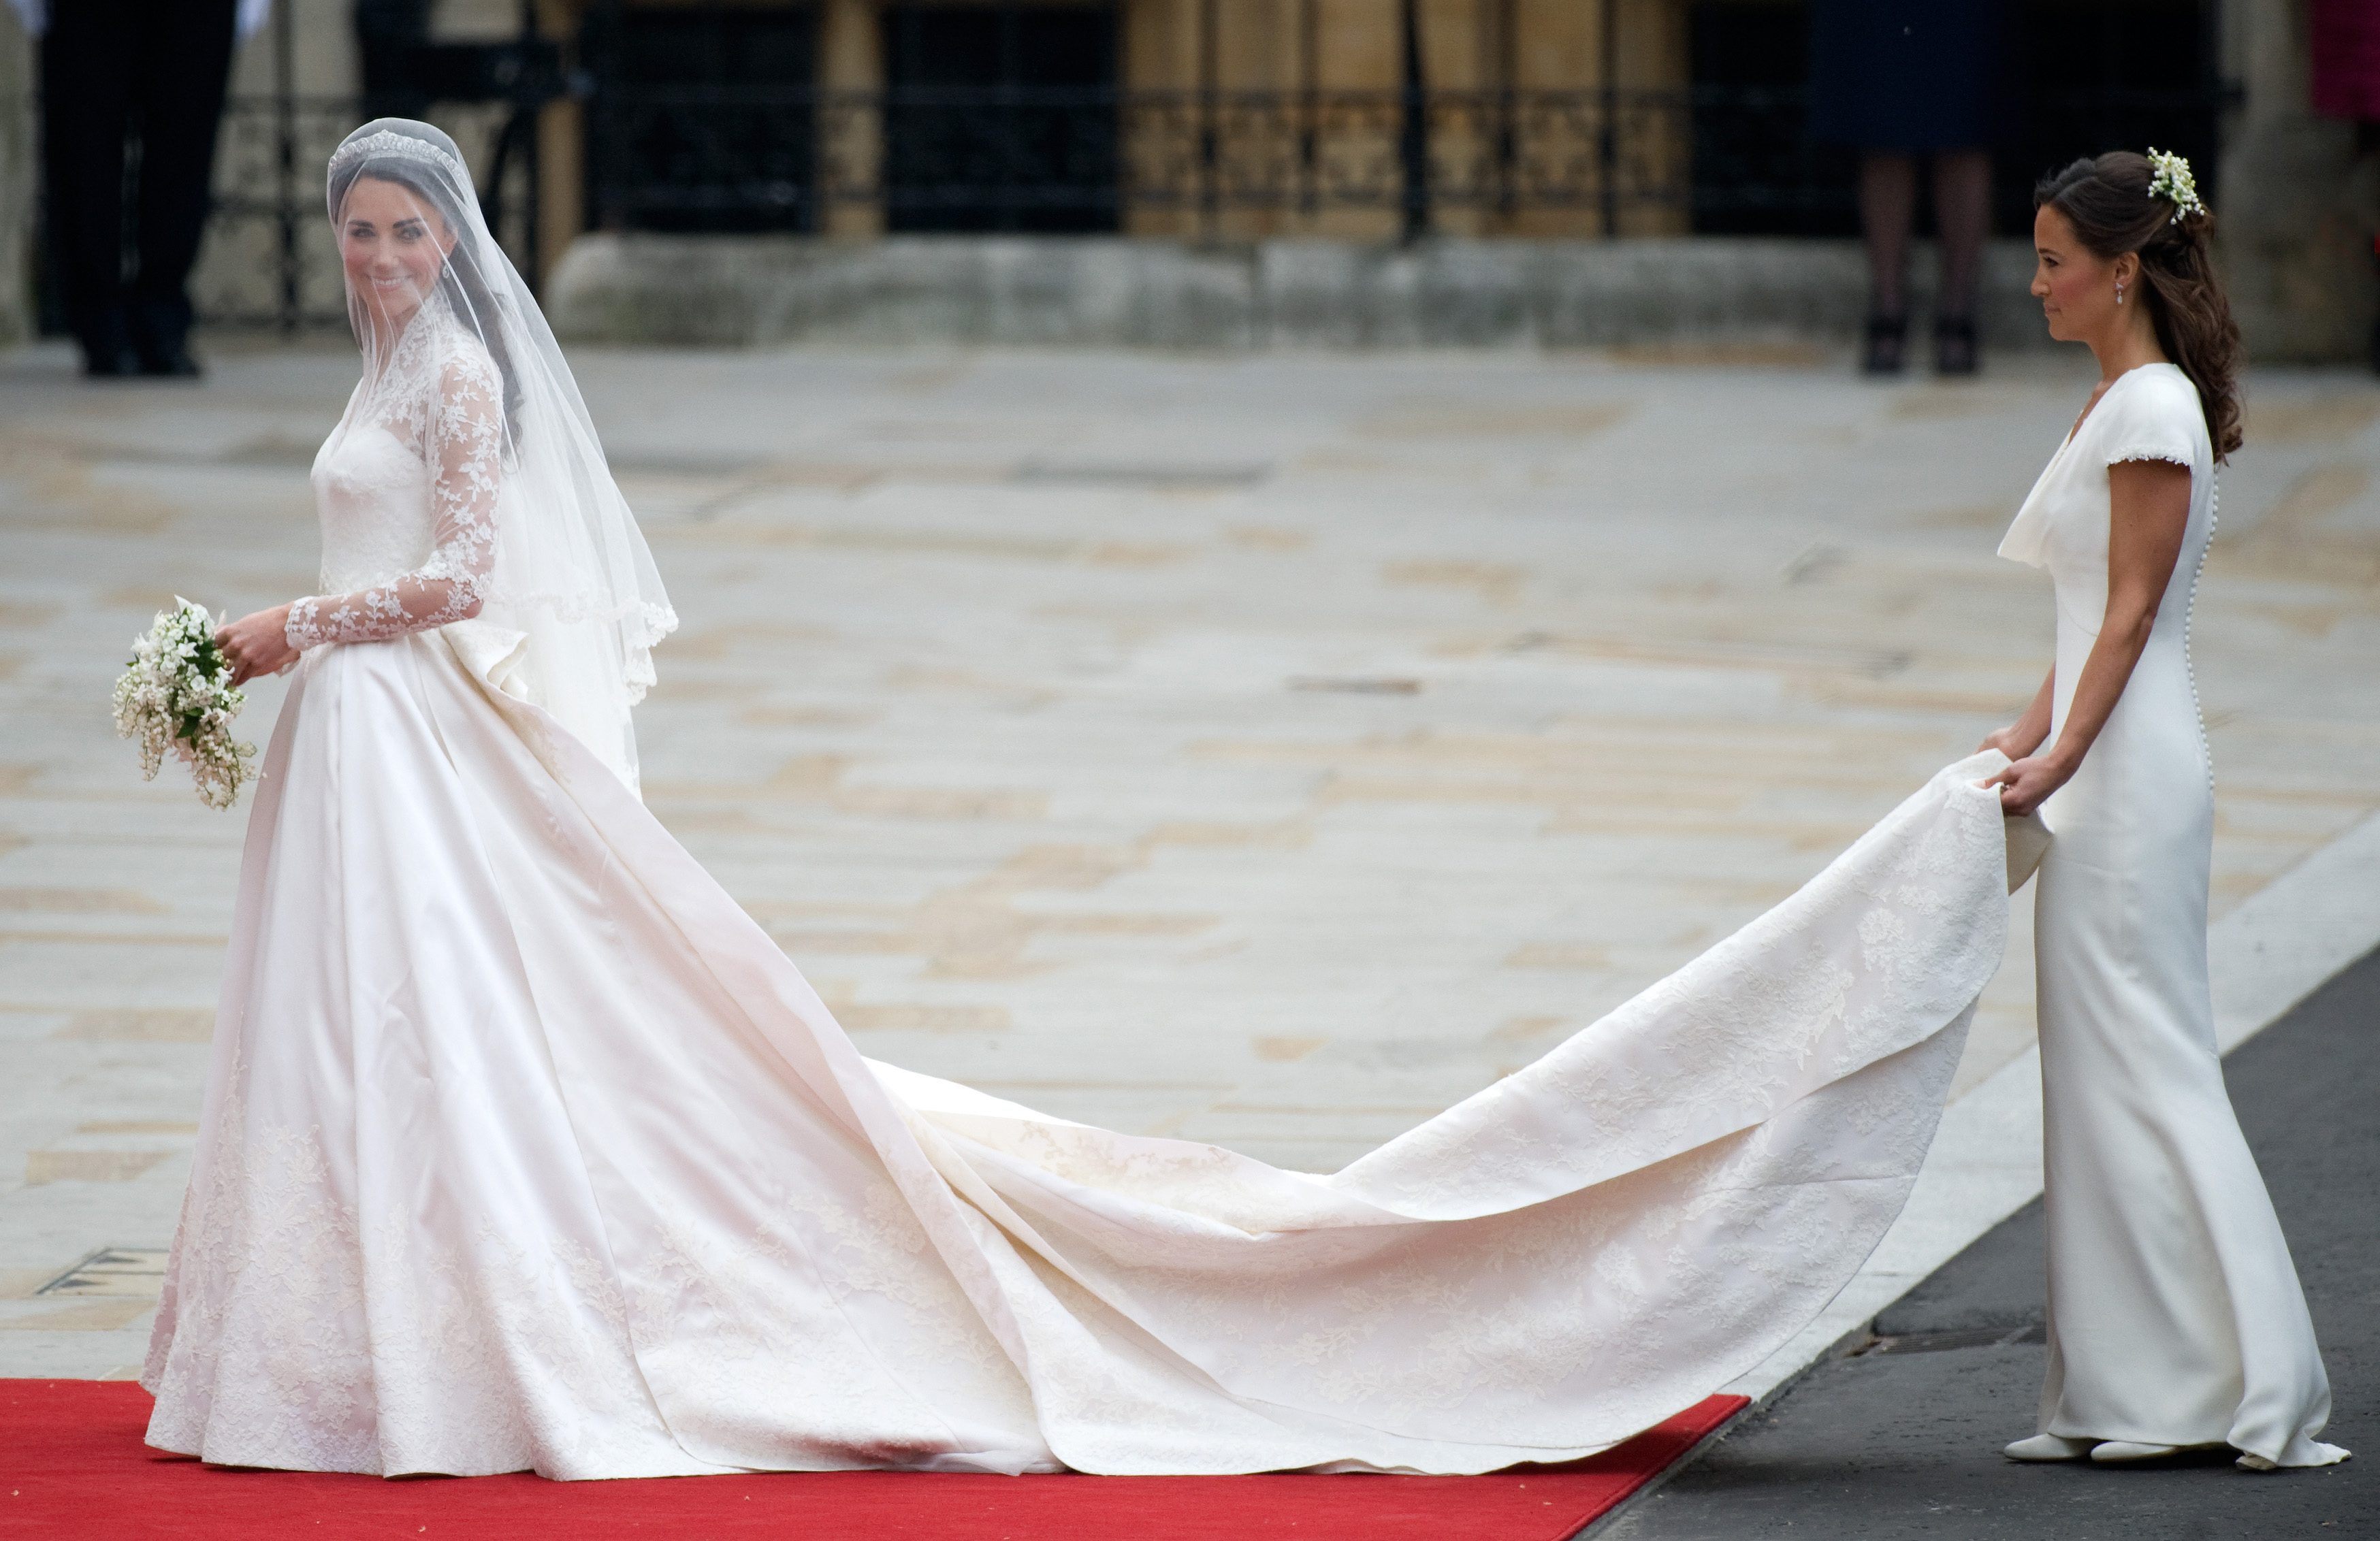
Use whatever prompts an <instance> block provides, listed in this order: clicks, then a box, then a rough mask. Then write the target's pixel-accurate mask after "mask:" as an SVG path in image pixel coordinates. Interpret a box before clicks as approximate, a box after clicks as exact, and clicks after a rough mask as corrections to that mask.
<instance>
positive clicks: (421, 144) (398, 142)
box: [330, 128, 2186, 187]
mask: <svg viewBox="0 0 2380 1541" xmlns="http://www.w3.org/2000/svg"><path fill="white" fill-rule="evenodd" d="M377 155H401V156H403V157H405V158H406V159H407V160H412V161H427V162H429V163H430V164H431V165H434V166H441V167H443V168H444V169H445V170H446V171H448V172H449V173H451V174H452V175H453V176H454V177H455V181H456V182H457V183H460V184H462V185H463V186H466V187H468V186H469V185H470V173H468V172H467V171H465V170H464V169H463V164H462V163H461V162H460V161H457V160H456V159H455V157H454V156H452V155H449V154H447V153H446V152H444V151H443V150H441V149H439V148H438V147H437V146H436V145H434V144H431V142H430V141H429V140H417V139H415V138H414V137H413V136H412V135H410V134H400V133H397V132H395V130H394V129H388V128H383V129H382V130H381V131H380V132H379V133H377V134H367V135H365V136H364V137H363V138H362V139H359V140H348V141H347V142H346V143H345V144H343V145H341V146H339V148H338V149H337V150H336V151H335V152H333V153H332V156H331V167H330V169H331V171H332V173H333V174H334V175H335V174H336V173H337V171H338V169H339V168H340V167H341V166H344V165H348V164H352V163H354V162H357V161H360V160H364V159H367V158H369V157H371V156H377ZM2185 175H2186V173H2185Z"/></svg>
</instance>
